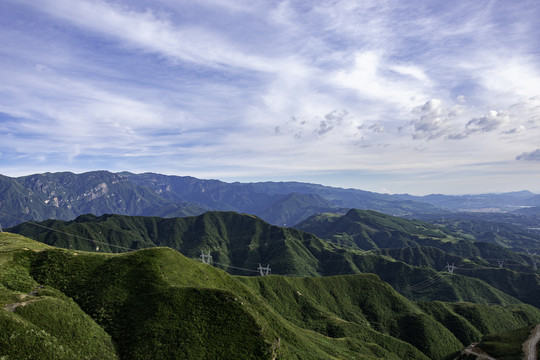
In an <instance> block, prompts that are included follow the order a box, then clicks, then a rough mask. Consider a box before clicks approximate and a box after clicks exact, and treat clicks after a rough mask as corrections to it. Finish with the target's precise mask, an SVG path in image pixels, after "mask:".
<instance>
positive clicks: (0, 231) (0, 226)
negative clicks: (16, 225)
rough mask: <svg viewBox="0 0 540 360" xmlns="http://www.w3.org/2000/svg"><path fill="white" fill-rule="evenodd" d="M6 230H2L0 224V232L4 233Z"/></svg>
mask: <svg viewBox="0 0 540 360" xmlns="http://www.w3.org/2000/svg"><path fill="white" fill-rule="evenodd" d="M3 232H4V230H2V224H0V233H3Z"/></svg>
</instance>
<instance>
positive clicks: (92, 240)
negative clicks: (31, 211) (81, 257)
mask: <svg viewBox="0 0 540 360" xmlns="http://www.w3.org/2000/svg"><path fill="white" fill-rule="evenodd" d="M0 213H2V214H4V215H6V216H11V217H13V218H15V219H18V220H22V221H24V222H25V223H27V224H30V225H34V226H37V227H40V228H43V229H47V230H50V231H54V232H57V233H59V234H63V235H68V236H73V237H74V238H76V239H80V240H85V241H90V242H92V243H93V244H96V243H98V244H102V245H106V246H109V247H114V248H118V249H124V250H126V251H127V252H130V251H135V250H138V249H131V248H127V247H125V246H120V245H113V244H109V243H106V242H103V241H99V240H94V239H90V238H87V237H84V236H80V235H75V234H70V233H67V232H65V231H61V230H58V229H54V228H51V227H48V226H45V225H42V224H38V223H35V222H33V221H29V220H25V219H22V218H19V217H17V216H14V215H10V214H6V213H5V212H3V211H0ZM150 247H156V246H155V245H153V246H150ZM97 249H98V250H99V247H97Z"/></svg>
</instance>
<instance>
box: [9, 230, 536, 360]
mask: <svg viewBox="0 0 540 360" xmlns="http://www.w3.org/2000/svg"><path fill="white" fill-rule="evenodd" d="M0 265H1V266H0V321H1V323H2V332H1V333H0V357H5V358H8V359H27V358H33V359H74V358H77V359H85V358H87V359H109V358H110V359H115V358H120V359H149V358H152V359H170V358H177V359H214V358H219V359H380V358H384V359H438V358H442V357H444V356H445V355H446V354H449V353H452V352H455V351H458V350H459V349H460V348H461V347H462V346H463V345H464V343H463V339H460V338H459V337H460V336H461V335H460V334H461V333H462V332H463V331H466V332H468V333H471V334H473V335H471V337H470V338H473V339H476V340H479V339H480V337H481V334H483V333H484V330H486V329H489V330H491V329H495V330H497V331H498V332H503V331H506V330H510V329H513V328H517V327H524V326H528V325H532V324H534V323H536V322H538V321H540V311H539V310H538V309H535V308H533V307H530V306H527V305H513V306H490V307H489V308H487V307H486V306H482V305H474V304H469V305H467V306H468V307H470V308H471V309H472V310H470V312H472V313H474V314H475V316H476V317H475V318H473V319H474V320H472V321H469V318H468V317H466V316H462V313H463V312H461V313H460V312H459V310H458V309H457V308H458V307H459V306H458V305H456V304H446V305H445V304H442V305H439V304H438V303H433V305H430V304H431V303H427V305H426V304H417V303H415V302H412V301H410V300H408V299H407V298H405V297H403V296H402V295H400V294H399V293H397V292H396V291H395V290H394V289H393V288H392V287H390V286H389V285H388V284H386V283H384V282H382V281H381V280H380V279H379V278H378V277H377V276H375V275H370V274H357V275H346V276H333V277H324V278H299V277H294V278H290V277H282V276H275V275H271V276H264V277H236V276H231V275H229V274H228V273H226V272H224V271H222V270H219V269H216V268H214V267H212V266H210V265H206V264H203V263H202V262H200V261H196V260H192V259H189V258H186V257H184V256H183V255H181V254H180V253H178V252H177V251H174V250H172V249H170V248H162V247H160V248H152V249H145V250H138V251H133V252H128V253H123V254H97V253H88V252H82V251H78V250H68V249H58V248H51V247H49V246H47V245H44V244H41V243H37V242H34V241H32V240H29V239H26V238H24V237H21V236H19V235H15V234H11V233H1V234H0ZM463 306H465V305H463ZM440 307H447V309H443V310H441V309H439V308H440ZM437 309H439V310H437ZM444 312H448V313H451V314H454V313H455V314H456V315H454V316H456V317H458V316H460V314H461V316H462V317H463V319H462V323H458V324H457V325H456V323H455V322H452V321H445V320H444V319H445V316H442V317H441V316H439V315H437V316H436V315H434V314H435V313H437V314H439V313H441V314H443V315H444ZM490 313H496V316H490V315H489V314H490ZM441 319H442V320H441ZM478 324H481V325H482V326H480V325H478ZM460 340H461V341H460ZM466 340H467V341H468V340H469V338H467V339H466Z"/></svg>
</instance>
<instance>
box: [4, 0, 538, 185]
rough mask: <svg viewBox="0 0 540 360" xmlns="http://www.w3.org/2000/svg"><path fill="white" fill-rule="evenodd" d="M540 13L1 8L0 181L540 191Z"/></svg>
mask: <svg viewBox="0 0 540 360" xmlns="http://www.w3.org/2000/svg"><path fill="white" fill-rule="evenodd" d="M539 18H540V2H539V1H537V0H523V1H485V0H476V1H470V0H456V1H417V0H414V1H397V0H395V1H390V0H388V1H387V0H378V1H371V0H362V1H356V0H355V1H346V0H326V1H305V0H302V1H272V0H261V1H259V0H197V1H187V0H186V1H183V0H153V1H138V0H130V1H122V0H111V1H105V0H40V1H33V0H18V1H12V0H2V1H1V2H0V174H3V175H7V176H12V177H15V176H23V175H30V174H35V173H42V172H47V171H50V172H56V171H72V172H76V173H81V172H85V171H92V170H109V171H114V172H116V171H131V172H134V173H142V172H157V173H162V174H169V175H181V176H187V175H189V176H195V177H198V178H201V179H219V180H222V181H226V182H234V181H241V182H254V181H303V182H311V183H318V184H323V185H330V186H338V187H346V188H357V189H362V190H368V191H375V192H382V193H410V194H415V195H423V194H430V193H444V194H464V193H486V192H506V191H518V190H525V189H527V190H530V191H533V192H536V193H540V21H538V19H539Z"/></svg>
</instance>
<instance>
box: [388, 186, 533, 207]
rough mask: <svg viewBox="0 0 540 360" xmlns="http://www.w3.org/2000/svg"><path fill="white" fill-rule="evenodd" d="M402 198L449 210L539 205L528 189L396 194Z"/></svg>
mask: <svg viewBox="0 0 540 360" xmlns="http://www.w3.org/2000/svg"><path fill="white" fill-rule="evenodd" d="M396 197H398V198H400V199H403V200H411V201H418V202H424V203H428V204H431V205H433V206H436V207H438V208H442V209H445V210H449V211H474V212H506V211H514V210H518V209H521V208H523V207H528V206H540V195H538V194H534V193H532V192H530V191H516V192H508V193H502V194H478V195H442V194H432V195H426V196H412V195H408V194H403V195H396Z"/></svg>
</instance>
